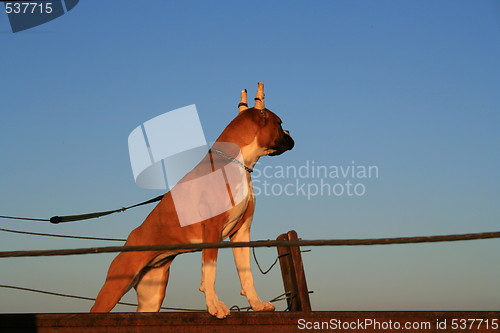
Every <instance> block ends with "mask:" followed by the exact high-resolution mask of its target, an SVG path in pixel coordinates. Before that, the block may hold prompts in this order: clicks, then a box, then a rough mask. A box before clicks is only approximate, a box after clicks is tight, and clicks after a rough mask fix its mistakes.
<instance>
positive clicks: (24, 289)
mask: <svg viewBox="0 0 500 333" xmlns="http://www.w3.org/2000/svg"><path fill="white" fill-rule="evenodd" d="M0 288H8V289H15V290H23V291H29V292H33V293H39V294H46V295H52V296H59V297H66V298H75V299H81V300H85V301H95V298H92V297H86V296H77V295H70V294H61V293H55V292H52V291H46V290H39V289H32V288H23V287H16V286H9V285H5V284H0ZM117 304H120V305H127V306H137V304H134V303H127V302H118V303H117ZM160 309H162V310H173V311H194V312H204V311H205V310H200V309H186V308H172V307H164V306H162V307H161V308H160Z"/></svg>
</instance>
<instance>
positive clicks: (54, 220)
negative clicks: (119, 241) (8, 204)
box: [0, 194, 164, 224]
mask: <svg viewBox="0 0 500 333" xmlns="http://www.w3.org/2000/svg"><path fill="white" fill-rule="evenodd" d="M163 196H164V195H163V194H162V195H159V196H157V197H155V198H152V199H149V200H146V201H143V202H141V203H138V204H135V205H132V206H128V207H122V208H118V209H114V210H107V211H104V212H94V213H87V214H79V215H66V216H52V217H51V218H50V219H37V218H31V217H18V216H6V215H0V218H1V219H11V220H26V221H42V222H50V223H54V224H58V223H61V222H73V221H81V220H88V219H94V218H98V217H102V216H106V215H110V214H114V213H120V212H124V211H126V210H127V209H130V208H135V207H139V206H143V205H147V204H150V203H153V202H157V201H160V200H161V199H162V198H163Z"/></svg>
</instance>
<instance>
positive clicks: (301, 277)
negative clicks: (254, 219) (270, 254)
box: [277, 230, 312, 312]
mask: <svg viewBox="0 0 500 333" xmlns="http://www.w3.org/2000/svg"><path fill="white" fill-rule="evenodd" d="M277 240H299V238H298V236H297V232H296V231H295V230H291V231H289V232H287V233H286V234H281V235H279V236H278V238H277ZM277 250H278V255H279V258H280V267H281V276H282V278H283V286H284V287H285V293H286V295H287V296H289V297H290V298H287V303H288V309H289V310H290V311H302V312H311V311H312V310H311V302H310V300H309V290H308V289H307V283H306V275H305V272H304V266H303V264H302V256H301V254H300V247H299V246H291V247H283V246H281V247H280V246H278V247H277Z"/></svg>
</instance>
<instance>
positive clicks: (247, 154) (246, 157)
mask: <svg viewBox="0 0 500 333" xmlns="http://www.w3.org/2000/svg"><path fill="white" fill-rule="evenodd" d="M240 149H241V154H242V156H243V163H245V165H246V166H247V167H249V168H250V169H253V167H254V166H255V164H257V162H258V161H259V158H260V157H261V156H264V155H267V153H266V150H265V148H262V147H259V145H258V144H257V138H255V139H254V140H253V141H252V142H251V143H250V144H248V145H246V146H243V147H241V148H240Z"/></svg>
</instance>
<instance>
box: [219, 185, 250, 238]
mask: <svg viewBox="0 0 500 333" xmlns="http://www.w3.org/2000/svg"><path fill="white" fill-rule="evenodd" d="M245 194H246V195H245V196H244V197H243V199H242V200H241V201H239V202H238V203H237V204H236V205H234V206H233V208H231V209H230V210H229V211H228V217H227V220H226V222H225V223H224V227H223V229H222V239H225V238H226V237H227V236H228V235H229V233H230V232H231V230H232V229H233V228H234V226H235V225H236V224H237V223H238V222H239V221H240V219H241V217H242V216H243V214H244V213H245V211H246V210H247V208H248V205H249V203H250V202H251V201H253V200H255V195H254V192H253V186H252V180H251V178H250V177H248V179H247V183H246V184H245Z"/></svg>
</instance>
